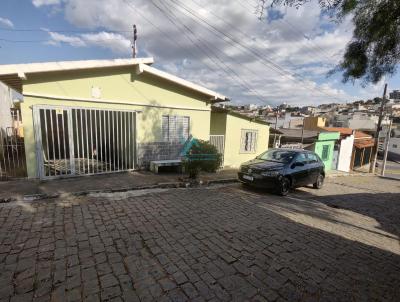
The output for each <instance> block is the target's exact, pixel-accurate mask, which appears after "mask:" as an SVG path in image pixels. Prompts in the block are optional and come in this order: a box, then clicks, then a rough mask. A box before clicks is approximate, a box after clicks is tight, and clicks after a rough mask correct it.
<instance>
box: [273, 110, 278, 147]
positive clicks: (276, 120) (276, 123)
mask: <svg viewBox="0 0 400 302" xmlns="http://www.w3.org/2000/svg"><path fill="white" fill-rule="evenodd" d="M278 113H279V109H276V119H275V130H276V128H277V126H278ZM275 144H276V131H275V133H274V146H273V147H274V148H276V145H275Z"/></svg>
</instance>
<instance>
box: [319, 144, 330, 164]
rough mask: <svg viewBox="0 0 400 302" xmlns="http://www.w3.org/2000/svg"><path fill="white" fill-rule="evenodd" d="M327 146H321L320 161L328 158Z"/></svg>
mask: <svg viewBox="0 0 400 302" xmlns="http://www.w3.org/2000/svg"><path fill="white" fill-rule="evenodd" d="M329 149H330V148H329V145H323V146H322V156H321V159H322V160H324V161H325V160H328V158H329Z"/></svg>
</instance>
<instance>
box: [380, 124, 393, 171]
mask: <svg viewBox="0 0 400 302" xmlns="http://www.w3.org/2000/svg"><path fill="white" fill-rule="evenodd" d="M390 132H392V120H390V124H389V130H388V132H387V134H386V140H385V153H384V154H383V162H382V171H381V175H382V176H385V170H386V161H387V155H388V150H389V141H390Z"/></svg>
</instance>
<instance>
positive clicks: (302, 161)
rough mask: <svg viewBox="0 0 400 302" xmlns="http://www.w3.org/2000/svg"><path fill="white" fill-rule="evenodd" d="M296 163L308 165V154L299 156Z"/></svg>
mask: <svg viewBox="0 0 400 302" xmlns="http://www.w3.org/2000/svg"><path fill="white" fill-rule="evenodd" d="M296 162H300V163H303V164H306V163H307V156H306V154H305V153H300V154H299V155H297V157H296Z"/></svg>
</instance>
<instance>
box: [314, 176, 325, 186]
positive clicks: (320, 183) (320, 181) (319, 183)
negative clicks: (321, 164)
mask: <svg viewBox="0 0 400 302" xmlns="http://www.w3.org/2000/svg"><path fill="white" fill-rule="evenodd" d="M323 185H324V175H322V174H320V175H318V178H317V181H316V182H315V183H314V184H313V187H314V189H321V188H322V186H323Z"/></svg>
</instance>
